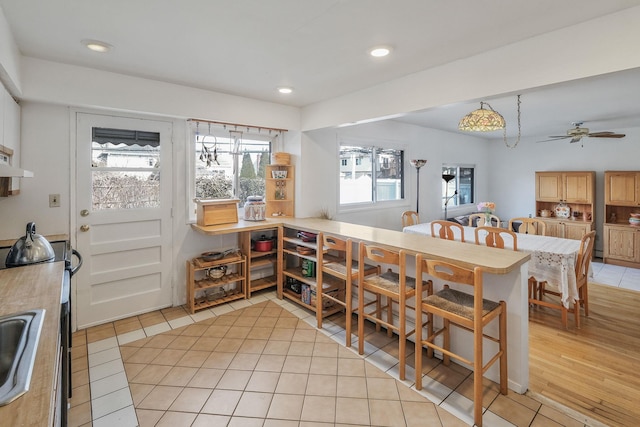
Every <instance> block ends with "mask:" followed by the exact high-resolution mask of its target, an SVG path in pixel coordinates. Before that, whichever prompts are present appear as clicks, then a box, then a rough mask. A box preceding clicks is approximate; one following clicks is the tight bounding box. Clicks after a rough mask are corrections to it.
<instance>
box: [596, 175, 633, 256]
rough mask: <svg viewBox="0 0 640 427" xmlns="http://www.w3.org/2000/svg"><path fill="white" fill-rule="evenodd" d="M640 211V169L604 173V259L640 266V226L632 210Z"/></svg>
mask: <svg viewBox="0 0 640 427" xmlns="http://www.w3.org/2000/svg"><path fill="white" fill-rule="evenodd" d="M632 213H640V171H607V172H605V173H604V214H605V218H604V225H603V231H604V254H603V258H604V262H605V264H617V265H622V266H626V267H635V268H640V227H638V226H634V225H631V224H630V222H629V217H630V216H631V215H630V214H632Z"/></svg>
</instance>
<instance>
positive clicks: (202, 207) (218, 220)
mask: <svg viewBox="0 0 640 427" xmlns="http://www.w3.org/2000/svg"><path fill="white" fill-rule="evenodd" d="M239 202H240V200H238V199H215V200H196V205H197V210H196V221H197V223H198V225H202V226H207V225H218V224H231V223H235V222H238V203H239Z"/></svg>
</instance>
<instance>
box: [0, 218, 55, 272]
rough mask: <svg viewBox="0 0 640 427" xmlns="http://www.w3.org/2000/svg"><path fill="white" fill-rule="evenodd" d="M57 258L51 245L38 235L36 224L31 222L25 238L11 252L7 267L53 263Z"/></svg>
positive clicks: (8, 256)
mask: <svg viewBox="0 0 640 427" xmlns="http://www.w3.org/2000/svg"><path fill="white" fill-rule="evenodd" d="M55 256H56V255H55V252H54V251H53V248H52V247H51V243H49V242H48V241H47V239H45V238H44V237H42V236H41V235H39V234H36V223H35V222H30V223H29V224H27V232H26V234H25V236H24V237H21V238H20V239H18V241H17V242H15V243H14V244H13V246H12V247H11V249H10V250H9V253H8V254H7V260H6V262H5V265H6V266H7V267H18V266H22V265H29V264H36V263H39V262H48V261H53V259H54V258H55Z"/></svg>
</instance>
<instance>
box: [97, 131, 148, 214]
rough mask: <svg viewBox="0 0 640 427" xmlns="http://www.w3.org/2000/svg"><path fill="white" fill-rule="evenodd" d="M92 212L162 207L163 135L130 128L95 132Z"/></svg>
mask: <svg viewBox="0 0 640 427" xmlns="http://www.w3.org/2000/svg"><path fill="white" fill-rule="evenodd" d="M91 133H92V135H91V136H92V139H91V184H92V209H93V210H94V211H100V210H111V209H140V208H157V207H159V206H160V134H159V133H158V132H143V131H137V130H129V129H112V128H99V127H94V128H92V130H91Z"/></svg>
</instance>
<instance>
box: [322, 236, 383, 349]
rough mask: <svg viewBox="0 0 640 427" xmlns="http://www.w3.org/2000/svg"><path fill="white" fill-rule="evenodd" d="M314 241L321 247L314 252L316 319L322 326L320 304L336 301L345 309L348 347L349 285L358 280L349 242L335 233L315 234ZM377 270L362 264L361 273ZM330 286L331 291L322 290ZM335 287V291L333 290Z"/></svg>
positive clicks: (351, 313) (349, 336)
mask: <svg viewBox="0 0 640 427" xmlns="http://www.w3.org/2000/svg"><path fill="white" fill-rule="evenodd" d="M317 241H318V242H322V250H318V251H317V255H316V257H317V265H318V268H317V272H316V283H322V284H323V285H322V286H318V285H316V320H317V322H318V329H322V321H323V318H324V314H323V313H324V309H323V307H324V304H325V303H329V304H334V305H335V304H337V305H339V306H342V307H344V310H345V332H346V340H345V345H346V346H347V347H351V326H352V315H353V313H354V312H355V311H356V310H354V309H353V287H354V286H356V283H357V280H358V270H359V269H358V260H357V259H353V242H352V240H351V239H343V238H340V237H337V236H333V235H329V234H324V233H318V236H317ZM379 272H380V268H379V267H378V266H375V265H366V266H365V271H364V274H365V276H369V275H371V274H376V273H379ZM325 284H326V289H327V290H330V289H333V290H334V291H332V292H325ZM335 290H337V292H336V291H335Z"/></svg>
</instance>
